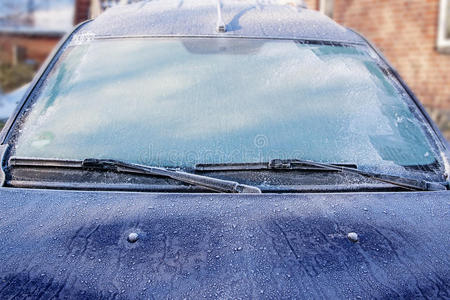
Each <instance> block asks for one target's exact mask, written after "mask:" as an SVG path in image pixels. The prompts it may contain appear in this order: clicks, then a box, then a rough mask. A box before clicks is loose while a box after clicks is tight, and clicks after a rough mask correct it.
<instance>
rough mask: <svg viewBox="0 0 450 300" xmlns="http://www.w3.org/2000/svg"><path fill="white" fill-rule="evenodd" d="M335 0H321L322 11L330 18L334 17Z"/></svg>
mask: <svg viewBox="0 0 450 300" xmlns="http://www.w3.org/2000/svg"><path fill="white" fill-rule="evenodd" d="M333 4H334V0H320V11H321V12H322V13H323V14H325V15H327V16H328V17H330V18H333Z"/></svg>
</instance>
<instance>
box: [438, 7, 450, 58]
mask: <svg viewBox="0 0 450 300" xmlns="http://www.w3.org/2000/svg"><path fill="white" fill-rule="evenodd" d="M440 2H441V3H440V6H439V25H438V35H437V49H438V51H442V52H448V53H450V37H448V34H450V33H447V32H446V31H447V28H448V24H447V22H450V16H449V15H447V14H448V13H449V6H450V0H440Z"/></svg>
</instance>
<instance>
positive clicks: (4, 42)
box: [0, 34, 60, 64]
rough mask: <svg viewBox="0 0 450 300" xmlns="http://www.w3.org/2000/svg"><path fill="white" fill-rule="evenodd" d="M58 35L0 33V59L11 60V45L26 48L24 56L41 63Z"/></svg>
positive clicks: (55, 42)
mask: <svg viewBox="0 0 450 300" xmlns="http://www.w3.org/2000/svg"><path fill="white" fill-rule="evenodd" d="M59 39H60V37H41V36H26V35H10V34H0V61H3V62H11V61H12V56H13V53H12V51H13V46H14V45H16V46H20V47H21V48H24V49H26V52H25V58H26V59H32V60H35V61H36V62H38V63H39V64H41V63H42V62H43V61H44V60H45V59H46V58H47V56H48V55H49V53H50V52H51V51H52V50H53V48H54V47H55V45H56V44H57V43H58V41H59Z"/></svg>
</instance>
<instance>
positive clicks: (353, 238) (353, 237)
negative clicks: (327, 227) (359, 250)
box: [347, 232, 359, 243]
mask: <svg viewBox="0 0 450 300" xmlns="http://www.w3.org/2000/svg"><path fill="white" fill-rule="evenodd" d="M347 238H348V239H349V240H350V241H351V242H353V243H356V242H357V241H358V240H359V238H358V235H357V234H356V232H350V233H349V234H347Z"/></svg>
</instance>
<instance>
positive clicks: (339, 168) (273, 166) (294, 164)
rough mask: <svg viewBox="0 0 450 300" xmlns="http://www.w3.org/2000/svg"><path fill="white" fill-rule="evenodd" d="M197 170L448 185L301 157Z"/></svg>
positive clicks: (420, 187) (432, 187)
mask: <svg viewBox="0 0 450 300" xmlns="http://www.w3.org/2000/svg"><path fill="white" fill-rule="evenodd" d="M195 170H197V171H237V170H322V171H335V172H343V173H353V174H358V175H361V176H364V177H368V178H371V179H374V180H377V181H381V182H385V183H389V184H392V185H396V186H399V187H402V188H405V189H408V190H414V191H439V190H446V189H447V187H446V186H444V185H443V184H440V183H436V182H428V181H425V180H416V179H412V178H405V177H400V176H395V175H387V174H378V173H373V172H366V171H362V170H359V169H357V168H356V166H354V165H339V164H325V163H317V162H312V161H308V160H300V159H273V160H271V161H270V162H263V163H233V164H198V165H196V166H195Z"/></svg>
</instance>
